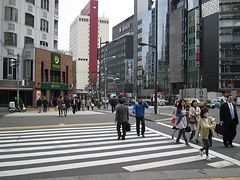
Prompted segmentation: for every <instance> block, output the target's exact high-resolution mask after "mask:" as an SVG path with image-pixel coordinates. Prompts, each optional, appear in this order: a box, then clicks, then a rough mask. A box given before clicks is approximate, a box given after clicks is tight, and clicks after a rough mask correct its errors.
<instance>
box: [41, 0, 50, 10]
mask: <svg viewBox="0 0 240 180" xmlns="http://www.w3.org/2000/svg"><path fill="white" fill-rule="evenodd" d="M41 8H42V9H46V10H47V11H49V0H41Z"/></svg>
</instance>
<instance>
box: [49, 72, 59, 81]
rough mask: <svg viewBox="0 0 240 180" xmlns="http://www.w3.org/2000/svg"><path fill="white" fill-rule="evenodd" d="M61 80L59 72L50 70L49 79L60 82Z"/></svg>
mask: <svg viewBox="0 0 240 180" xmlns="http://www.w3.org/2000/svg"><path fill="white" fill-rule="evenodd" d="M60 80H61V72H60V71H53V70H50V81H51V82H56V83H60Z"/></svg>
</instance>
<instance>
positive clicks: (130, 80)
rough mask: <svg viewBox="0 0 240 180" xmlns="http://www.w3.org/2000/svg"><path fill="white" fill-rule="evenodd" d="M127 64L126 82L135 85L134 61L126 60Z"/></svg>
mask: <svg viewBox="0 0 240 180" xmlns="http://www.w3.org/2000/svg"><path fill="white" fill-rule="evenodd" d="M125 64H126V66H125V71H126V73H125V78H126V79H125V82H126V84H133V59H126V62H125Z"/></svg>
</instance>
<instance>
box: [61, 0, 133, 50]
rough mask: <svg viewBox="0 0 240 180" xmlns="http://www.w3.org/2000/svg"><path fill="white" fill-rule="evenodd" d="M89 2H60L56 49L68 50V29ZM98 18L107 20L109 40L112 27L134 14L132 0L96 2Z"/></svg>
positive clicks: (80, 0) (83, 0) (67, 0)
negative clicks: (108, 22) (108, 21)
mask: <svg viewBox="0 0 240 180" xmlns="http://www.w3.org/2000/svg"><path fill="white" fill-rule="evenodd" d="M88 2H89V0H60V1H59V24H58V31H59V32H58V49H62V50H69V29H70V24H71V23H72V21H73V20H74V19H75V18H76V17H77V16H78V15H79V14H80V12H81V10H82V9H83V8H84V7H85V5H87V3H88ZM98 6H99V9H98V16H99V17H103V15H104V17H106V18H109V20H110V24H109V28H110V29H109V30H110V32H109V38H110V40H111V39H112V27H113V26H115V25H117V24H118V23H120V22H122V21H123V20H125V19H126V18H128V17H130V16H131V15H133V13H134V0H98Z"/></svg>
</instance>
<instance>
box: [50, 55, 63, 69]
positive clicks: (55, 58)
mask: <svg viewBox="0 0 240 180" xmlns="http://www.w3.org/2000/svg"><path fill="white" fill-rule="evenodd" d="M51 68H52V69H55V70H61V56H60V55H59V54H55V53H52V62H51Z"/></svg>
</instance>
